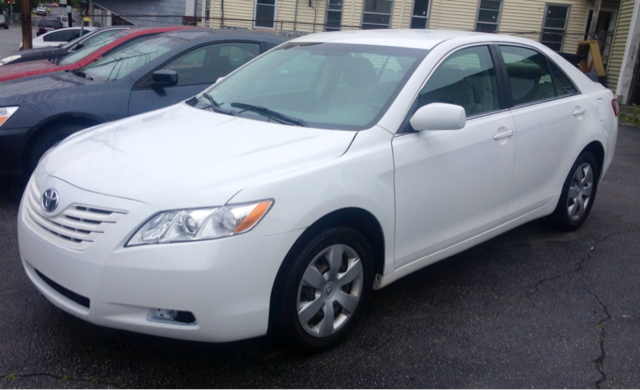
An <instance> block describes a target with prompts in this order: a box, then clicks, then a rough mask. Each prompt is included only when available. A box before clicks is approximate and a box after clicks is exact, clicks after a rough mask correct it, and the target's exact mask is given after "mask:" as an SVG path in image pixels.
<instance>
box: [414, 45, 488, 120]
mask: <svg viewBox="0 0 640 390" xmlns="http://www.w3.org/2000/svg"><path fill="white" fill-rule="evenodd" d="M431 103H449V104H455V105H458V106H462V107H463V108H464V111H465V113H466V114H467V117H469V116H473V115H479V114H483V113H486V112H490V111H494V110H497V109H498V108H499V100H498V86H497V82H496V74H495V68H494V66H493V61H492V60H491V54H490V53H489V48H488V47H487V46H477V47H471V48H468V49H462V50H460V51H458V52H456V53H454V54H452V55H451V56H450V57H449V58H447V59H446V60H445V61H444V62H443V63H442V64H440V66H438V69H436V70H435V72H433V74H432V75H431V77H430V78H429V81H428V82H427V84H426V85H425V86H424V88H423V89H422V91H420V93H419V94H418V106H417V107H416V108H420V107H422V106H425V105H427V104H431Z"/></svg>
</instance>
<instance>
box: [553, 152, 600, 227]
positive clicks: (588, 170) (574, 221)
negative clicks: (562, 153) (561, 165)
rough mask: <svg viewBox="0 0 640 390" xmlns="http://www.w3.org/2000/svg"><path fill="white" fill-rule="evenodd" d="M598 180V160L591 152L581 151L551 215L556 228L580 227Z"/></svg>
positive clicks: (586, 215) (594, 196)
mask: <svg viewBox="0 0 640 390" xmlns="http://www.w3.org/2000/svg"><path fill="white" fill-rule="evenodd" d="M599 179H600V164H599V163H598V159H597V158H596V156H595V155H594V154H593V153H592V152H590V151H583V152H582V153H580V155H579V156H578V158H577V159H576V161H575V162H574V163H573V166H572V167H571V170H570V171H569V174H568V175H567V178H566V180H565V181H564V185H563V186H562V193H561V194H560V200H558V205H557V206H556V209H555V211H554V212H553V214H552V215H551V220H552V222H553V224H554V226H555V227H556V228H558V229H560V230H564V231H574V230H577V229H578V228H580V226H582V224H583V223H584V221H586V220H587V217H588V216H589V213H590V212H591V208H592V207H593V202H594V201H595V200H596V193H597V190H598V181H599ZM585 203H586V204H585Z"/></svg>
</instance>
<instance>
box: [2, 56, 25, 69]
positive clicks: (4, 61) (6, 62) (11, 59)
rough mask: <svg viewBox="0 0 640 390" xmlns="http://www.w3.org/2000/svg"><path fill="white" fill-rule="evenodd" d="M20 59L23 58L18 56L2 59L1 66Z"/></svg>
mask: <svg viewBox="0 0 640 390" xmlns="http://www.w3.org/2000/svg"><path fill="white" fill-rule="evenodd" d="M20 57H22V56H21V55H20V54H16V55H14V56H9V57H4V58H2V59H0V66H2V65H6V64H8V63H9V62H13V61H15V60H17V59H19V58H20Z"/></svg>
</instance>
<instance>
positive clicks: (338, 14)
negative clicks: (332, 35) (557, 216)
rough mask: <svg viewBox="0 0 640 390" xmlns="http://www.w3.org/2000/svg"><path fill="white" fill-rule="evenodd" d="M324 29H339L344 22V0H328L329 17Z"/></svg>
mask: <svg viewBox="0 0 640 390" xmlns="http://www.w3.org/2000/svg"><path fill="white" fill-rule="evenodd" d="M325 24H326V27H325V28H324V31H339V30H340V25H341V24H342V0H327V18H326V22H325Z"/></svg>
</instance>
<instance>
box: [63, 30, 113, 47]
mask: <svg viewBox="0 0 640 390" xmlns="http://www.w3.org/2000/svg"><path fill="white" fill-rule="evenodd" d="M123 31H125V30H106V31H98V32H96V33H94V34H91V36H89V37H87V35H88V34H87V33H85V35H83V36H80V37H78V38H76V39H74V40H73V41H71V42H69V43H66V44H64V45H62V46H60V47H61V48H63V49H70V48H72V47H73V46H75V45H76V44H77V43H78V42H79V41H81V40H83V39H84V42H82V47H83V48H84V47H87V46H92V45H93V44H95V43H98V42H102V41H103V40H104V39H105V38H107V37H110V36H112V35H115V34H118V33H121V32H123ZM120 36H122V35H120ZM78 50H80V49H78ZM76 51H77V50H76Z"/></svg>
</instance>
